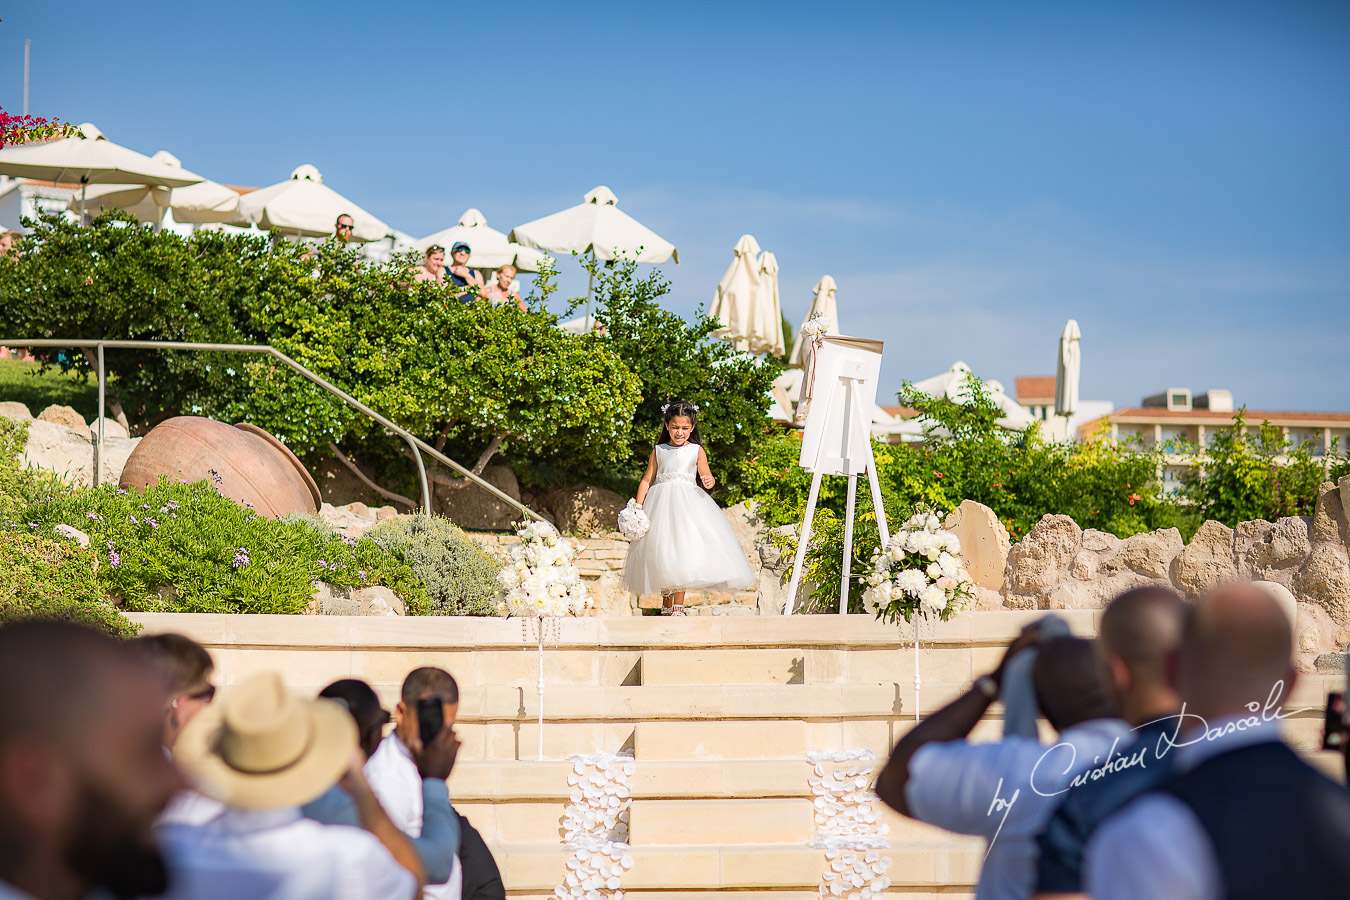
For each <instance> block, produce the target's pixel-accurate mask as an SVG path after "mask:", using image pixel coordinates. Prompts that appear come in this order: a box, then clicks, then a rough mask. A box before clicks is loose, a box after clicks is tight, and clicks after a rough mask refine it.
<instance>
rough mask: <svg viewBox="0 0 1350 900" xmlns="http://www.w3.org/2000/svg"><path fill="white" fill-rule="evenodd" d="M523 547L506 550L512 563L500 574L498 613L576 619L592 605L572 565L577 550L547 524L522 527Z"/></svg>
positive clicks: (521, 538)
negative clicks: (500, 590) (574, 617)
mask: <svg viewBox="0 0 1350 900" xmlns="http://www.w3.org/2000/svg"><path fill="white" fill-rule="evenodd" d="M516 534H517V536H519V537H520V543H518V544H512V545H511V546H510V547H509V548H507V553H508V554H509V556H510V560H509V562H507V564H506V565H505V566H503V567H502V570H501V572H499V573H497V584H498V585H499V586H500V587H501V589H502V592H503V594H504V596H503V598H502V600H501V601H499V602H498V603H497V611H498V612H500V613H502V614H504V615H508V616H530V617H535V618H542V617H544V616H576V615H580V614H581V613H582V612H584V611H585V610H586V609H588V608H589V607H590V605H591V598H590V595H589V594H588V593H587V591H586V585H585V583H584V582H583V581H582V580H581V573H580V572H579V571H577V567H576V566H574V565H572V560H573V558H574V557H575V556H576V552H577V548H576V545H575V544H574V543H572V542H571V541H569V540H567V539H566V538H564V537H562V536H561V535H559V534H558V530H557V529H556V528H554V527H553V526H552V525H550V524H548V523H547V522H529V523H525V524H522V525H521V526H520V528H519V529H517V531H516Z"/></svg>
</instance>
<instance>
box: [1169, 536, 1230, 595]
mask: <svg viewBox="0 0 1350 900" xmlns="http://www.w3.org/2000/svg"><path fill="white" fill-rule="evenodd" d="M1236 577H1237V567H1236V566H1234V565H1233V529H1231V528H1229V527H1228V526H1227V525H1225V524H1223V523H1222V522H1216V521H1214V520H1213V519H1209V520H1208V521H1206V522H1205V523H1204V524H1203V525H1201V526H1200V529H1199V530H1198V531H1196V533H1195V537H1193V538H1191V542H1190V544H1188V545H1187V546H1186V548H1185V549H1184V550H1182V551H1181V552H1180V553H1178V554H1177V557H1176V559H1174V560H1172V584H1174V585H1176V587H1177V590H1179V591H1181V592H1183V593H1185V594H1188V595H1190V596H1192V597H1199V596H1200V595H1202V594H1204V593H1206V592H1207V591H1210V590H1212V589H1213V588H1215V587H1217V586H1219V585H1220V584H1223V583H1224V582H1225V581H1232V580H1233V579H1234V578H1236Z"/></svg>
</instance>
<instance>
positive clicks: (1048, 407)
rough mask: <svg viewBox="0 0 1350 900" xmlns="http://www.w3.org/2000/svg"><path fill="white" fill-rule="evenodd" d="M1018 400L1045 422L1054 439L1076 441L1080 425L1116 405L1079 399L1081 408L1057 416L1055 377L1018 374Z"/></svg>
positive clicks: (1047, 432) (1047, 434) (1032, 414)
mask: <svg viewBox="0 0 1350 900" xmlns="http://www.w3.org/2000/svg"><path fill="white" fill-rule="evenodd" d="M1014 383H1015V385H1016V389H1017V403H1018V405H1020V406H1021V407H1022V408H1023V409H1025V410H1026V411H1027V412H1029V413H1030V414H1031V416H1032V418H1034V419H1039V420H1040V421H1041V422H1042V423H1043V424H1042V426H1041V432H1042V434H1044V435H1045V436H1046V437H1047V438H1048V439H1050V440H1052V441H1067V440H1076V439H1077V434H1078V426H1080V425H1082V424H1083V423H1084V422H1091V421H1093V420H1095V419H1100V418H1101V417H1102V416H1104V415H1106V414H1108V413H1110V412H1111V411H1112V410H1113V409H1115V408H1116V405H1115V404H1114V403H1112V402H1111V401H1110V400H1079V401H1078V409H1077V410H1075V411H1074V414H1073V415H1071V416H1068V417H1067V418H1066V417H1064V416H1057V415H1055V376H1053V375H1018V376H1017V378H1016V380H1015V382H1014Z"/></svg>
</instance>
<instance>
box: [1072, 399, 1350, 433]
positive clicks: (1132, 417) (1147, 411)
mask: <svg viewBox="0 0 1350 900" xmlns="http://www.w3.org/2000/svg"><path fill="white" fill-rule="evenodd" d="M1236 415H1237V412H1236V411H1234V412H1214V411H1211V410H1208V409H1193V410H1190V411H1187V410H1183V409H1164V408H1163V407H1152V406H1132V407H1128V408H1126V409H1118V410H1116V411H1115V412H1112V413H1109V414H1108V415H1105V416H1102V417H1100V418H1097V419H1093V420H1092V421H1090V422H1084V423H1083V424H1082V425H1079V426H1078V433H1079V434H1080V435H1083V436H1090V435H1091V434H1093V433H1094V432H1095V431H1096V430H1097V429H1098V428H1100V427H1101V425H1102V423H1103V422H1107V423H1117V424H1130V425H1149V424H1152V423H1154V422H1181V423H1184V424H1187V425H1230V424H1232V422H1233V417H1234V416H1236ZM1246 415H1247V424H1248V425H1259V424H1261V423H1262V422H1270V424H1272V425H1288V426H1294V427H1300V426H1301V427H1307V426H1318V427H1322V428H1341V427H1345V426H1347V425H1350V412H1302V411H1290V410H1269V409H1249V410H1247V413H1246Z"/></svg>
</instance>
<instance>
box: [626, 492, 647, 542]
mask: <svg viewBox="0 0 1350 900" xmlns="http://www.w3.org/2000/svg"><path fill="white" fill-rule="evenodd" d="M651 527H652V523H651V520H650V519H648V518H647V514H646V513H645V512H644V511H643V510H642V507H640V506H638V504H637V500H629V501H628V505H627V506H625V507H624V508H623V509H621V510H619V534H621V535H623V536H624V538H625V539H627V540H630V541H636V540H637V539H638V538H640V537H642V536H643V535H645V534H646V533H647V532H648V531H649V530H650V529H651Z"/></svg>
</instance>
